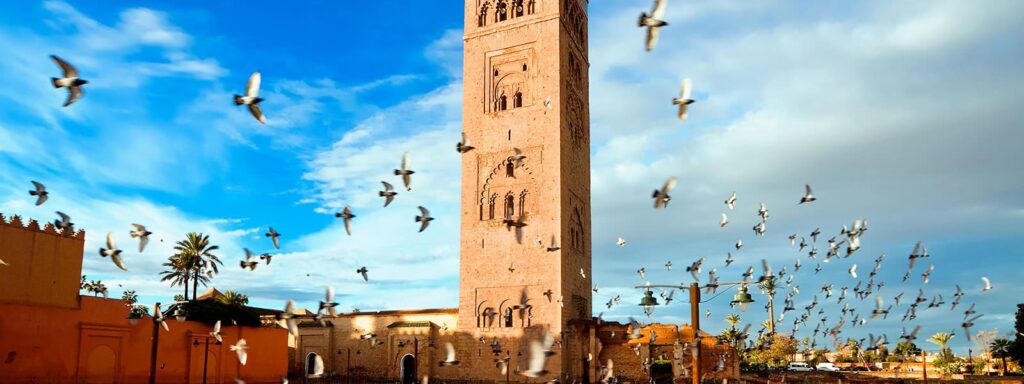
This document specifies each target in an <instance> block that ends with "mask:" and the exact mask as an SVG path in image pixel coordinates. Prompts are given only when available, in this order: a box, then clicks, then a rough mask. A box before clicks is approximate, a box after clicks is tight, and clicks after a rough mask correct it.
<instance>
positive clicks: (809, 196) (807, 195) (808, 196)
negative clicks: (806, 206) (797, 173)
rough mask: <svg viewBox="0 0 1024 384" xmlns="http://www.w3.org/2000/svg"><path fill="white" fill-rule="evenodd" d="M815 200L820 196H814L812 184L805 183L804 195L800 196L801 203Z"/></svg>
mask: <svg viewBox="0 0 1024 384" xmlns="http://www.w3.org/2000/svg"><path fill="white" fill-rule="evenodd" d="M814 200H818V198H816V197H814V195H813V194H812V193H811V185H810V184H804V197H801V198H800V203H799V204H803V203H810V202H812V201H814Z"/></svg>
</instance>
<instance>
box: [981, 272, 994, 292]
mask: <svg viewBox="0 0 1024 384" xmlns="http://www.w3.org/2000/svg"><path fill="white" fill-rule="evenodd" d="M981 282H982V283H984V284H985V286H984V287H983V288H981V291H982V292H987V291H991V290H992V282H991V281H989V280H988V278H987V277H984V276H982V277H981Z"/></svg>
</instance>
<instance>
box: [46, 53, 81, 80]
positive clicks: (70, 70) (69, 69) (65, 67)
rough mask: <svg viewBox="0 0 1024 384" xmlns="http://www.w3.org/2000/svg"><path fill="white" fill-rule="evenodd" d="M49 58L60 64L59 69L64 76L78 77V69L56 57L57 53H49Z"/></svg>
mask: <svg viewBox="0 0 1024 384" xmlns="http://www.w3.org/2000/svg"><path fill="white" fill-rule="evenodd" d="M50 58H51V59H53V61H54V62H55V63H57V65H58V66H60V70H61V71H63V72H64V77H78V70H77V69H75V67H74V66H73V65H71V64H70V63H68V62H66V61H64V60H63V59H61V58H59V57H57V55H50Z"/></svg>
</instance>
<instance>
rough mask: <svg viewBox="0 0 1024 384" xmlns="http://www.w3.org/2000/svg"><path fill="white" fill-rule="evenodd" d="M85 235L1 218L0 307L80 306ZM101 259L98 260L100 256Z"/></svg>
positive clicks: (33, 222) (48, 224) (16, 217)
mask: <svg viewBox="0 0 1024 384" xmlns="http://www.w3.org/2000/svg"><path fill="white" fill-rule="evenodd" d="M84 246H85V232H82V231H78V233H76V234H73V235H72V234H68V235H61V234H58V233H57V231H55V230H54V228H53V224H50V223H47V224H45V225H44V226H43V227H42V228H40V226H39V223H37V222H36V221H34V220H28V222H27V223H23V222H22V219H21V218H20V217H18V216H13V217H11V218H10V219H6V218H4V217H3V215H0V260H3V261H5V262H6V263H7V264H8V265H7V266H0V303H19V304H29V303H31V304H42V305H51V306H56V307H63V308H74V307H76V306H78V301H77V299H76V297H77V296H78V286H79V279H80V278H81V272H82V254H83V249H82V248H83V247H84ZM97 257H99V256H97Z"/></svg>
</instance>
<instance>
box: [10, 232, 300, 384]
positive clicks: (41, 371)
mask: <svg viewBox="0 0 1024 384" xmlns="http://www.w3.org/2000/svg"><path fill="white" fill-rule="evenodd" d="M84 243H85V233H84V232H82V231H78V232H77V233H75V234H74V235H71V234H68V235H66V236H65V235H62V234H59V233H57V232H56V231H54V229H53V227H52V225H51V224H46V225H45V226H44V227H43V228H40V227H39V225H38V223H36V222H34V221H31V220H30V221H28V223H22V220H21V218H19V217H17V216H14V217H12V218H11V219H10V220H5V219H4V218H3V217H2V216H0V259H3V260H4V261H5V262H7V263H8V264H9V265H8V266H2V267H0V359H2V362H0V383H4V384H8V383H145V382H147V380H148V378H149V366H150V364H149V362H150V350H151V347H152V345H153V344H152V341H151V340H152V334H153V333H152V332H153V321H152V318H149V317H147V318H143V319H140V321H139V322H138V324H136V325H131V324H130V322H129V321H128V307H127V306H126V305H125V303H124V301H122V300H117V299H104V298H99V297H91V296H79V295H78V291H79V279H80V276H81V273H82V257H83V254H84V253H83V249H82V248H83V245H84ZM168 325H169V327H170V332H166V331H163V330H161V331H160V337H159V350H158V353H157V370H156V372H157V373H156V377H157V382H160V383H190V382H201V381H202V367H203V359H202V358H203V349H204V347H205V344H204V342H205V340H206V338H207V337H208V336H207V335H208V334H209V332H210V330H211V327H210V326H209V325H206V324H203V323H198V322H192V321H186V322H183V323H179V322H177V321H175V320H174V319H168ZM221 333H222V335H223V336H222V337H223V341H224V342H223V344H222V345H216V344H212V345H211V346H210V352H209V356H210V360H209V366H208V369H207V378H208V380H207V382H208V383H233V382H234V379H235V378H236V377H239V378H242V379H244V380H245V381H246V382H247V383H280V382H281V377H283V376H285V375H286V374H287V370H288V331H287V330H285V329H283V328H273V327H269V328H268V327H235V326H231V325H230V324H224V325H223V327H222V330H221ZM239 338H245V339H246V341H247V342H248V344H249V345H250V350H249V358H248V364H247V365H246V366H241V365H240V364H239V362H238V358H237V357H236V356H235V353H234V352H231V351H230V350H229V348H228V347H229V345H231V344H234V343H235V342H236V341H237V340H238V339H239ZM193 341H199V345H198V346H197V345H193Z"/></svg>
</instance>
